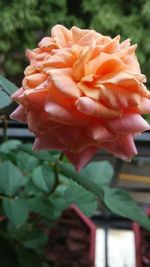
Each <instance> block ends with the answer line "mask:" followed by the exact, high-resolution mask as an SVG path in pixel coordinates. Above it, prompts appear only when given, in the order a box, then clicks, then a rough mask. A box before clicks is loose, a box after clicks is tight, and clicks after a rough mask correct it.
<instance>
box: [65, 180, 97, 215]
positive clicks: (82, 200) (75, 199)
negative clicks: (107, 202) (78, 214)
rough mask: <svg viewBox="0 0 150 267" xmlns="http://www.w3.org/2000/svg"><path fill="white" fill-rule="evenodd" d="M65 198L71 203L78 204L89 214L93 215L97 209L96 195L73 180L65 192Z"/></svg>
mask: <svg viewBox="0 0 150 267" xmlns="http://www.w3.org/2000/svg"><path fill="white" fill-rule="evenodd" d="M65 199H66V201H67V203H68V204H69V205H70V204H76V205H77V206H78V207H79V209H80V210H81V211H82V212H83V213H84V214H85V215H87V216H92V215H93V214H94V212H95V211H96V209H97V199H96V197H95V195H94V194H92V193H91V192H89V191H87V190H86V189H85V188H84V187H83V186H80V185H78V184H77V183H75V182H73V181H71V182H70V184H69V186H68V189H67V190H66V192H65Z"/></svg>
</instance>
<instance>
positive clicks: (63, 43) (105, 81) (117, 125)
mask: <svg viewBox="0 0 150 267" xmlns="http://www.w3.org/2000/svg"><path fill="white" fill-rule="evenodd" d="M135 49H136V45H132V46H130V41H129V40H125V41H124V42H122V43H120V37H119V36H117V37H115V38H113V39H112V38H110V37H108V36H103V35H101V34H100V33H97V32H95V31H94V30H82V29H79V28H77V27H72V28H71V29H70V30H68V29H66V28H65V27H63V26H61V25H56V26H55V27H53V28H52V34H51V37H45V38H43V39H42V40H41V42H40V43H39V45H38V48H36V49H34V50H32V51H31V50H27V52H26V55H27V57H28V59H29V60H30V65H29V66H28V67H27V68H26V70H25V78H24V79H23V83H22V88H21V89H19V90H18V91H17V92H16V93H15V94H14V95H13V96H12V99H14V100H16V101H17V102H19V103H20V105H19V107H18V108H17V109H16V110H15V111H14V112H13V113H12V115H11V118H13V119H16V120H18V121H22V122H27V124H28V127H29V129H30V131H32V132H33V133H34V134H35V136H36V138H35V142H34V146H33V149H35V150H40V149H58V150H62V151H64V153H65V155H66V156H67V158H68V159H69V160H70V161H71V162H72V163H73V164H74V165H75V166H76V169H77V170H80V169H81V168H82V167H83V166H84V165H85V164H86V163H87V162H88V161H89V160H90V159H91V157H92V156H93V155H94V154H95V152H96V150H97V149H99V148H102V149H105V150H107V151H109V152H111V153H112V154H114V155H115V156H116V157H119V158H121V159H123V160H130V158H131V157H132V156H134V155H135V154H136V153H137V150H136V147H135V144H134V140H133V138H134V136H135V135H137V134H139V133H141V132H143V131H145V130H148V129H150V127H149V125H148V123H147V122H146V121H145V120H144V119H143V118H142V116H141V115H140V114H143V113H149V112H150V100H149V97H150V92H149V91H148V90H147V89H146V87H145V85H144V82H146V78H145V76H144V75H143V74H141V71H140V67H139V63H138V61H137V58H136V56H135Z"/></svg>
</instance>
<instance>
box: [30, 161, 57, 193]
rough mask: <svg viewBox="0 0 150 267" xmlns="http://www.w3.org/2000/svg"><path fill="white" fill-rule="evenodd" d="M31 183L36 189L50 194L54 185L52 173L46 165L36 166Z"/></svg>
mask: <svg viewBox="0 0 150 267" xmlns="http://www.w3.org/2000/svg"><path fill="white" fill-rule="evenodd" d="M32 181H33V183H34V185H35V186H36V187H37V188H38V189H40V190H42V191H44V192H50V191H51V189H52V188H53V186H54V184H55V177H54V172H53V171H52V170H51V169H50V167H48V166H46V165H43V166H38V167H37V168H36V169H35V170H34V171H33V173H32Z"/></svg>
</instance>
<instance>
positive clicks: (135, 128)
mask: <svg viewBox="0 0 150 267" xmlns="http://www.w3.org/2000/svg"><path fill="white" fill-rule="evenodd" d="M107 126H108V128H109V129H110V130H111V131H113V132H114V133H115V132H117V133H140V132H144V131H146V130H150V126H149V124H148V123H147V121H145V120H144V119H143V118H142V117H141V116H140V115H139V114H124V115H123V116H122V117H121V118H117V119H114V120H109V121H108V122H107Z"/></svg>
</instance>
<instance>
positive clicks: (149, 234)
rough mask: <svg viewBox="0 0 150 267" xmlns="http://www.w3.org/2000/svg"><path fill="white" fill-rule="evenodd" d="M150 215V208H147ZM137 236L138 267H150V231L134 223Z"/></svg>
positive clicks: (136, 253)
mask: <svg viewBox="0 0 150 267" xmlns="http://www.w3.org/2000/svg"><path fill="white" fill-rule="evenodd" d="M147 215H148V216H149V217H150V208H148V209H147ZM133 231H134V237H135V250H136V251H135V256H136V267H150V231H147V230H145V229H144V228H142V227H141V226H140V225H139V224H138V223H135V222H134V223H133Z"/></svg>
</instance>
